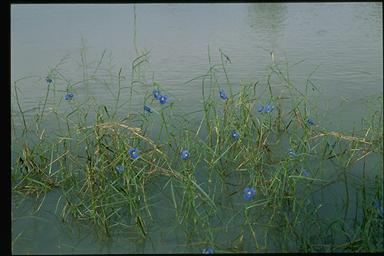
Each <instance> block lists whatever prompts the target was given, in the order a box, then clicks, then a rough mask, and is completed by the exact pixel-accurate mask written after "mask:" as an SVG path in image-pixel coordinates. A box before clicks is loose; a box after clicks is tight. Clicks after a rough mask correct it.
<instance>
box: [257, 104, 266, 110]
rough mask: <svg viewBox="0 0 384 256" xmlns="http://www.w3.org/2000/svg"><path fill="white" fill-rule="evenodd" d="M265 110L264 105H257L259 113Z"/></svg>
mask: <svg viewBox="0 0 384 256" xmlns="http://www.w3.org/2000/svg"><path fill="white" fill-rule="evenodd" d="M263 110H264V106H263V105H262V104H260V103H259V104H257V111H258V112H263Z"/></svg>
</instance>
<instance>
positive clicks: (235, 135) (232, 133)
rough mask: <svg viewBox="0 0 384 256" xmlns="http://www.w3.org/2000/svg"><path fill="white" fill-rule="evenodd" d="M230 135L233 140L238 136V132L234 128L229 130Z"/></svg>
mask: <svg viewBox="0 0 384 256" xmlns="http://www.w3.org/2000/svg"><path fill="white" fill-rule="evenodd" d="M231 137H232V138H233V139H235V140H238V139H239V138H240V133H239V132H238V131H236V130H232V131H231Z"/></svg>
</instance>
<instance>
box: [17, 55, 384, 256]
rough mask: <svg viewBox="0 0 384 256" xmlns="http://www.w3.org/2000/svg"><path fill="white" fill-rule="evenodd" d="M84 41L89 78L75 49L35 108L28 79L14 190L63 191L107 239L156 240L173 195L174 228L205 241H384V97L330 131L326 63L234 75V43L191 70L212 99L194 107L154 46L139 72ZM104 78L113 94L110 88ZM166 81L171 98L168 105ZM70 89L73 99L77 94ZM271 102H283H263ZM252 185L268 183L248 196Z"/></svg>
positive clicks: (62, 206) (234, 244)
mask: <svg viewBox="0 0 384 256" xmlns="http://www.w3.org/2000/svg"><path fill="white" fill-rule="evenodd" d="M84 54H85V53H84V52H82V55H81V56H82V58H81V60H82V61H81V68H82V71H83V72H81V76H82V77H81V78H79V79H78V80H75V81H73V78H70V77H67V76H66V75H65V74H64V73H63V71H62V69H61V68H60V67H61V65H62V64H63V63H62V62H63V61H61V62H60V63H59V64H58V65H57V66H56V67H54V68H53V69H51V70H50V71H49V74H48V75H49V77H50V78H51V79H52V81H51V82H50V83H49V84H48V86H47V91H46V93H45V94H44V95H43V96H42V101H41V104H39V106H38V107H36V108H35V109H34V111H35V112H34V115H33V114H30V112H27V111H23V110H22V104H21V103H22V100H21V99H20V97H21V96H20V91H21V89H20V88H19V86H18V83H19V82H21V81H22V80H18V81H15V83H14V98H13V101H14V102H15V105H13V106H14V109H15V111H18V113H19V114H18V115H16V114H13V117H12V128H13V130H12V131H13V134H12V139H13V140H12V150H13V154H12V156H13V164H12V187H13V193H15V194H21V195H24V196H31V197H38V198H40V197H41V196H42V195H44V196H45V194H47V193H50V191H58V192H59V194H60V196H59V199H58V201H57V205H56V209H59V211H58V214H59V215H60V216H61V217H62V220H63V221H66V222H69V223H70V224H71V223H72V224H74V223H78V222H80V223H84V224H89V225H90V226H92V227H93V228H95V230H96V234H97V235H99V237H100V238H102V239H103V238H105V237H113V236H114V234H116V233H119V232H121V231H122V230H131V231H132V230H134V231H135V232H137V234H139V235H140V236H141V237H142V238H143V239H147V238H148V237H149V236H150V235H151V234H153V232H154V231H152V230H153V229H152V227H155V226H156V224H157V222H158V219H159V218H160V217H159V216H160V214H159V211H160V209H162V208H164V209H167V212H168V215H167V218H169V219H170V222H172V226H168V228H171V229H173V230H178V229H179V228H180V227H181V228H182V229H183V230H184V232H185V238H186V241H187V244H188V245H189V246H190V248H191V249H189V250H192V251H201V249H202V248H204V247H213V248H215V251H216V252H335V251H343V252H360V251H369V252H377V251H382V250H383V239H382V234H383V229H384V227H383V224H384V221H383V216H382V212H380V204H379V205H378V204H377V203H376V204H375V202H381V206H382V205H383V196H382V195H383V187H382V185H383V175H382V172H380V170H381V169H382V164H383V163H382V154H383V143H382V142H383V136H382V134H383V127H382V114H383V108H382V104H380V100H382V96H380V97H379V98H377V99H376V100H378V101H373V102H367V106H368V108H370V109H369V113H368V114H367V116H366V118H364V119H363V120H362V123H361V124H362V125H361V128H360V129H359V130H355V131H354V132H353V134H346V133H345V132H344V133H343V132H342V131H333V130H328V129H325V128H323V126H322V122H323V119H322V118H321V113H319V112H316V110H319V109H318V108H317V107H316V106H313V104H312V102H313V101H314V99H315V98H316V97H321V92H320V91H319V90H318V89H317V87H316V86H315V85H314V83H313V82H312V81H311V75H312V74H310V75H309V76H308V77H307V78H306V79H305V84H304V86H301V87H300V86H297V87H295V85H294V82H293V81H292V80H291V79H290V77H289V68H288V64H286V65H284V63H283V64H279V63H273V65H271V66H269V67H268V68H267V69H266V71H265V77H261V78H260V80H259V81H245V80H244V81H240V82H239V83H236V84H233V83H231V82H230V80H229V77H228V73H227V67H226V65H227V64H228V62H229V60H230V59H229V57H228V56H227V55H225V54H224V53H223V52H222V51H221V50H220V61H219V63H218V64H212V58H211V56H209V65H210V66H209V69H208V71H207V73H206V74H204V75H202V76H199V77H197V78H194V79H191V80H190V81H188V82H186V83H185V86H192V85H193V84H197V82H199V83H200V82H201V95H202V105H201V107H200V108H199V109H198V110H196V111H190V112H188V113H180V111H178V110H179V108H180V107H181V105H183V102H177V101H176V99H175V97H174V96H173V95H172V94H171V92H170V91H167V88H166V87H165V86H164V85H162V84H161V83H160V82H158V81H154V80H153V79H152V81H148V80H147V78H146V72H145V65H147V64H148V63H149V52H144V53H143V54H142V55H140V56H138V57H137V58H135V59H134V61H133V64H132V70H131V72H130V76H131V81H130V82H129V81H127V78H126V76H128V75H125V74H124V70H123V69H122V68H121V69H119V70H118V71H117V72H116V73H115V72H114V71H113V69H111V68H108V65H106V66H107V67H104V66H103V64H104V63H103V62H104V55H105V52H104V53H103V54H102V56H101V58H100V60H99V61H96V62H91V63H86V62H85V60H86V58H85V55H84ZM221 76H222V77H221ZM220 77H221V78H223V77H224V78H225V79H223V80H224V82H220ZM28 79H30V78H28ZM40 82H41V81H40ZM44 82H45V81H43V83H44ZM101 89H105V90H104V95H103V96H105V98H107V99H108V100H107V101H106V102H104V101H105V99H104V98H103V99H97V98H96V97H97V95H101V93H100V91H99V90H101ZM154 89H158V90H160V91H161V93H162V94H163V93H165V94H166V95H167V96H168V98H169V102H167V103H165V104H160V103H159V101H157V100H156V99H155V98H154V97H153V95H152V90H154ZM221 89H223V90H224V91H225V93H226V94H227V96H228V99H226V100H224V99H222V98H220V96H219V91H220V90H221ZM92 91H95V92H96V93H95V94H93V93H92ZM69 92H71V93H73V94H74V97H73V99H71V100H66V99H64V95H65V94H66V93H69ZM260 104H262V105H263V106H264V107H265V106H266V105H267V104H270V106H272V107H273V108H272V109H271V111H269V112H264V111H261V112H260V111H259V105H260ZM144 105H148V106H151V109H152V110H153V111H152V113H149V112H146V111H145V110H144V109H143V106H144ZM26 113H28V115H26ZM309 119H312V120H314V124H311V123H310V121H309ZM233 131H236V132H237V133H238V134H239V135H240V136H239V138H238V139H236V138H233V137H232V136H231V133H232V132H233ZM133 148H136V149H138V155H139V157H138V158H136V159H133V158H132V157H131V156H130V155H129V153H128V152H129V150H130V149H133ZM184 149H186V150H188V152H189V154H190V155H189V158H188V159H185V160H184V159H182V158H181V156H180V153H181V151H182V150H184ZM289 150H292V152H293V153H291V154H290V153H289ZM372 163H376V165H374V166H371V165H372ZM367 165H369V168H367ZM246 187H250V188H254V189H255V190H256V195H255V196H254V197H253V198H252V199H251V200H248V201H247V200H245V199H244V198H243V190H244V188H246ZM175 232H176V231H175Z"/></svg>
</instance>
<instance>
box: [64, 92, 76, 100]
mask: <svg viewBox="0 0 384 256" xmlns="http://www.w3.org/2000/svg"><path fill="white" fill-rule="evenodd" d="M73 96H74V95H73V93H71V92H69V93H67V94H65V96H64V99H65V100H71V99H73Z"/></svg>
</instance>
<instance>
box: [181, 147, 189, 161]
mask: <svg viewBox="0 0 384 256" xmlns="http://www.w3.org/2000/svg"><path fill="white" fill-rule="evenodd" d="M188 158H189V152H188V150H186V149H184V150H183V151H181V159H183V160H187V159H188Z"/></svg>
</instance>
